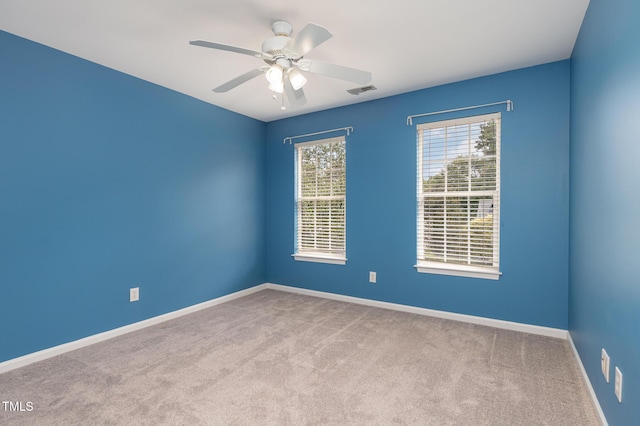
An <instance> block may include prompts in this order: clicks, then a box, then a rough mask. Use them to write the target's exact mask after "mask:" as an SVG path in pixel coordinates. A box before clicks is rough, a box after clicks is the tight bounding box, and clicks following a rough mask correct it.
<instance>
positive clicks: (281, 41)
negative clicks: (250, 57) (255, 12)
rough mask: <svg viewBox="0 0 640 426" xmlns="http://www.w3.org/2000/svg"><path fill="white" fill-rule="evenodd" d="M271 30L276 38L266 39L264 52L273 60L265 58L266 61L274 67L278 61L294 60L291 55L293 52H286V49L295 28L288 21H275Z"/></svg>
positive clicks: (263, 46) (263, 44)
mask: <svg viewBox="0 0 640 426" xmlns="http://www.w3.org/2000/svg"><path fill="white" fill-rule="evenodd" d="M271 29H272V30H273V33H274V34H275V36H273V37H271V38H268V39H266V40H265V41H264V42H263V43H262V51H263V52H265V53H268V54H270V55H271V56H272V57H273V58H266V57H265V58H263V59H264V61H265V62H266V63H268V64H269V65H273V64H274V63H276V62H278V59H281V58H286V59H294V58H293V57H291V55H290V54H291V53H292V52H285V51H284V47H285V46H286V45H287V44H288V43H289V40H291V32H292V31H293V26H292V25H291V24H290V23H289V22H286V21H275V22H274V23H273V24H272V25H271ZM278 63H279V62H278ZM280 65H283V64H280Z"/></svg>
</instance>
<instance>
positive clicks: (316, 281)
mask: <svg viewBox="0 0 640 426" xmlns="http://www.w3.org/2000/svg"><path fill="white" fill-rule="evenodd" d="M569 76H570V66H569V61H562V62H556V63H552V64H547V65H542V66H538V67H533V68H528V69H523V70H518V71H513V72H508V73H503V74H498V75H493V76H489V77H484V78H478V79H474V80H469V81H464V82H461V83H455V84H450V85H445V86H440V87H436V88H431V89H425V90H421V91H417V92H412V93H408V94H404V95H399V96H394V97H389V98H385V99H381V100H375V101H371V102H366V103H360V104H356V105H351V106H347V107H342V108H336V109H331V110H328V111H322V112H317V113H313V114H308V115H304V116H299V117H295V118H291V119H285V120H280V121H274V122H270V123H268V124H267V164H268V167H267V279H268V280H269V282H273V283H277V284H284V285H290V286H297V287H305V288H309V289H313V290H320V291H327V292H332V293H338V294H344V295H350V296H356V297H363V298H369V299H374V300H382V301H387V302H393V303H401V304H407V305H413V306H419V307H425V308H431V309H438V310H444V311H449V312H458V313H464V314H471V315H479V316H483V317H489V318H497V319H502V320H509V321H517V322H523V323H528V324H536V325H542V326H549V327H558V328H562V329H566V328H567V326H568V313H567V304H568V302H567V299H568V274H569V271H568V255H569V243H568V238H569V224H568V219H569V176H568V175H569V169H568V164H569V108H570V107H569V99H570V91H569V89H570V82H569ZM506 99H511V100H513V102H514V103H515V111H513V112H506V108H505V107H504V105H503V106H501V107H493V108H484V109H479V110H474V111H473V112H472V113H471V114H480V113H487V112H492V111H502V112H503V114H502V118H503V121H502V221H501V222H502V224H501V238H502V243H501V270H502V272H503V276H502V277H501V278H500V280H499V281H491V280H481V279H474V278H462V277H450V276H442V275H431V274H420V273H418V272H417V271H416V270H415V268H414V267H413V265H414V264H415V262H416V253H415V250H416V249H415V247H416V242H415V241H416V224H415V215H416V202H415V200H416V198H415V190H416V177H415V174H416V136H415V127H409V126H406V125H405V122H406V117H407V116H408V115H410V114H417V113H423V112H430V111H438V110H446V109H450V108H456V107H464V106H470V105H476V104H484V103H488V102H495V101H502V100H506ZM461 115H463V114H460V113H458V114H447V115H442V116H438V118H437V119H446V118H453V117H458V116H461ZM465 115H469V112H467V113H466V114H465ZM342 126H353V127H354V129H355V132H354V133H353V134H352V135H351V136H348V137H347V259H348V261H347V264H346V265H344V266H341V265H327V264H317V263H308V262H296V261H295V260H293V258H292V257H291V254H292V253H293V247H294V246H293V241H294V168H293V166H294V164H293V155H294V148H293V146H291V145H289V144H283V138H284V137H286V136H294V135H299V134H305V133H310V132H315V131H321V130H326V129H334V128H338V127H342ZM368 271H376V272H377V274H378V275H377V281H378V282H377V284H370V283H369V282H368Z"/></svg>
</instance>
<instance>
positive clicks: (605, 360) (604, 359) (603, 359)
mask: <svg viewBox="0 0 640 426" xmlns="http://www.w3.org/2000/svg"><path fill="white" fill-rule="evenodd" d="M610 360H611V359H610V358H609V354H608V353H607V351H605V350H604V348H602V355H601V356H600V366H601V368H602V375H603V376H604V379H605V380H606V381H607V383H609V362H610Z"/></svg>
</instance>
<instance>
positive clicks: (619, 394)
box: [613, 367, 622, 402]
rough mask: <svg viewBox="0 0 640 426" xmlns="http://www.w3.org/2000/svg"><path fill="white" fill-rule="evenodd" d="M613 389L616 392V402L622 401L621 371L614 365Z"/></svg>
mask: <svg viewBox="0 0 640 426" xmlns="http://www.w3.org/2000/svg"><path fill="white" fill-rule="evenodd" d="M613 390H614V392H615V393H616V397H617V398H618V402H622V373H621V372H620V369H619V368H618V367H616V381H615V383H614V386H613Z"/></svg>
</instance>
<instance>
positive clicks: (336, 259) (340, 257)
mask: <svg viewBox="0 0 640 426" xmlns="http://www.w3.org/2000/svg"><path fill="white" fill-rule="evenodd" d="M333 142H342V143H343V144H345V165H344V174H345V191H344V196H340V197H341V198H343V199H344V252H343V253H338V254H331V253H324V252H313V251H308V252H302V253H300V252H298V250H299V245H298V244H299V240H298V238H299V236H298V225H299V220H300V216H299V211H298V205H299V200H298V195H299V194H300V185H301V182H300V176H299V170H300V167H301V161H302V159H301V158H300V156H299V155H298V153H299V151H298V149H299V148H300V147H303V146H312V145H320V144H330V143H333ZM346 143H347V141H346V138H345V137H344V136H335V137H330V138H324V139H317V140H311V141H306V142H300V143H297V144H295V151H294V153H295V154H294V155H295V161H294V164H295V170H294V178H295V186H294V188H295V191H294V205H295V214H294V216H295V217H294V221H295V222H294V251H295V253H293V254H292V255H291V257H293V258H294V259H295V260H296V261H301V262H314V263H326V264H332V265H345V264H346V262H347V257H346V255H347V191H346V174H347V164H346Z"/></svg>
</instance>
